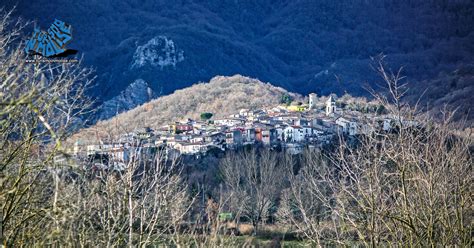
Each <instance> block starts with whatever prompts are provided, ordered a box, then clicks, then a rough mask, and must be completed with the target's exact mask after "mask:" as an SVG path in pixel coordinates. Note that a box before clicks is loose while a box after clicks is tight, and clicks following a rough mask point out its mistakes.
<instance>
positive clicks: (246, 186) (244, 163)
mask: <svg viewBox="0 0 474 248" xmlns="http://www.w3.org/2000/svg"><path fill="white" fill-rule="evenodd" d="M220 168H221V172H222V174H223V176H224V181H225V184H226V186H227V189H228V190H229V191H230V192H232V193H233V197H234V200H235V202H234V205H233V208H232V209H233V211H234V212H236V213H237V214H236V216H237V218H239V217H240V216H242V217H245V218H247V219H248V220H250V221H251V222H252V225H253V226H254V234H256V233H257V231H258V227H259V224H260V223H262V222H264V221H265V219H266V218H267V217H268V216H269V213H270V210H271V208H272V207H274V206H275V205H276V200H277V198H278V196H279V193H280V189H281V186H282V182H283V178H284V173H283V172H284V170H283V169H282V166H281V165H280V163H279V161H278V157H277V155H276V154H275V153H274V152H272V151H270V150H268V149H264V150H262V151H261V152H259V153H257V151H255V150H251V151H244V152H242V153H240V154H237V153H232V154H230V155H229V156H227V157H226V158H224V159H223V160H222V163H221V165H220Z"/></svg>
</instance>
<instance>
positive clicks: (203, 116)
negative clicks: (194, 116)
mask: <svg viewBox="0 0 474 248" xmlns="http://www.w3.org/2000/svg"><path fill="white" fill-rule="evenodd" d="M212 116H213V114H212V113H209V112H204V113H201V120H203V121H206V120H209V119H211V118H212Z"/></svg>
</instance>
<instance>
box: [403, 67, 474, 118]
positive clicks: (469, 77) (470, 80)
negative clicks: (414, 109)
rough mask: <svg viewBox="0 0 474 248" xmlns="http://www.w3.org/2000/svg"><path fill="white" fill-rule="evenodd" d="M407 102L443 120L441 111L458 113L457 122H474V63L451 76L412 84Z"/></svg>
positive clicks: (447, 75)
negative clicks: (416, 104)
mask: <svg viewBox="0 0 474 248" xmlns="http://www.w3.org/2000/svg"><path fill="white" fill-rule="evenodd" d="M407 93H408V95H407V97H406V99H405V100H407V101H408V102H410V103H411V104H415V103H416V102H419V105H420V106H419V107H420V108H422V109H423V110H427V111H428V112H429V113H430V114H431V115H432V116H434V117H438V118H442V111H444V110H445V109H444V108H445V107H446V110H449V111H454V110H455V111H456V112H455V115H454V120H455V121H464V120H465V121H466V122H467V123H465V124H466V125H467V126H469V125H471V126H472V124H473V123H474V100H473V99H474V64H470V65H465V66H462V67H460V68H459V69H457V70H455V71H452V72H450V73H444V72H442V73H440V74H439V75H438V76H437V77H435V78H434V79H431V80H425V81H423V82H420V83H418V84H412V85H411V87H410V89H409V91H408V92H407Z"/></svg>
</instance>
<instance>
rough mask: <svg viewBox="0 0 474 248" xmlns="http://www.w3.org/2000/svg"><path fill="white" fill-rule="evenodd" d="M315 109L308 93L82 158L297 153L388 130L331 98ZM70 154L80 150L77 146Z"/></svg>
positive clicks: (92, 149) (99, 148) (129, 137)
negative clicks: (255, 150) (256, 148)
mask: <svg viewBox="0 0 474 248" xmlns="http://www.w3.org/2000/svg"><path fill="white" fill-rule="evenodd" d="M316 104H317V96H316V94H310V95H309V103H308V104H305V105H296V106H274V107H268V108H263V109H255V110H250V109H241V110H240V111H239V113H236V114H233V115H230V116H228V117H227V118H221V119H214V120H200V121H197V120H191V119H186V120H184V121H179V122H175V123H172V124H169V125H165V126H162V127H161V128H159V129H157V130H152V129H151V128H141V129H140V130H136V131H135V132H132V133H127V134H123V135H122V136H121V137H120V139H119V140H117V141H116V142H113V143H106V144H93V145H87V146H86V149H85V152H86V153H87V155H88V156H91V155H94V154H107V156H108V157H109V158H110V159H112V160H115V161H127V160H128V159H129V158H130V153H131V152H132V150H137V149H140V151H141V152H145V151H148V150H150V149H153V148H155V149H156V148H166V149H167V150H171V151H174V152H176V153H178V154H186V155H201V154H205V153H206V152H208V151H209V150H211V149H220V150H226V149H235V148H238V147H240V146H244V145H262V146H270V147H275V146H279V147H281V148H283V149H286V150H287V151H288V152H290V153H299V152H301V151H302V150H303V149H304V148H305V147H308V146H310V147H318V146H324V145H326V144H330V143H331V142H332V140H334V138H335V137H336V136H337V135H338V134H343V135H347V136H355V135H359V134H367V133H369V132H372V131H374V129H379V130H384V131H389V130H390V129H391V128H392V118H390V117H389V116H388V115H377V114H375V113H373V114H367V113H361V112H358V111H346V110H342V109H340V108H338V107H337V105H336V100H335V99H334V97H333V96H330V97H329V98H328V99H327V101H326V102H325V106H324V108H321V107H317V106H316ZM320 106H321V105H320ZM137 141H138V142H137ZM75 151H76V152H79V151H80V149H79V146H76V147H75Z"/></svg>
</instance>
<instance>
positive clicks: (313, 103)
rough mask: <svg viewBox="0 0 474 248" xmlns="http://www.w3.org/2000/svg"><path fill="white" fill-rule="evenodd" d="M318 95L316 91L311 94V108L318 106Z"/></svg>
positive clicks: (309, 105) (309, 106)
mask: <svg viewBox="0 0 474 248" xmlns="http://www.w3.org/2000/svg"><path fill="white" fill-rule="evenodd" d="M317 97H318V95H316V94H315V93H311V94H309V104H308V108H309V109H314V108H315V107H316V100H317Z"/></svg>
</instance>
